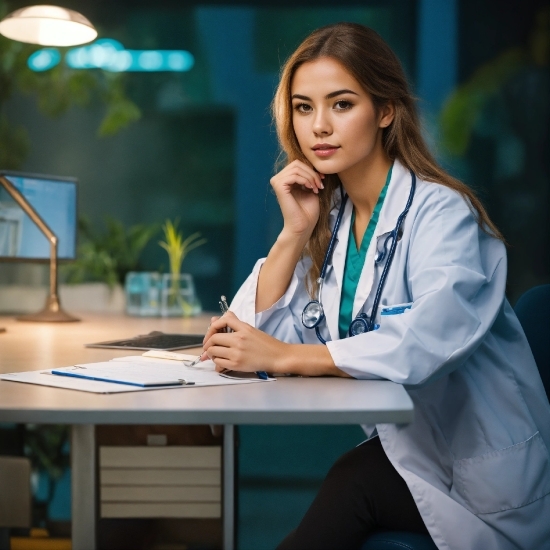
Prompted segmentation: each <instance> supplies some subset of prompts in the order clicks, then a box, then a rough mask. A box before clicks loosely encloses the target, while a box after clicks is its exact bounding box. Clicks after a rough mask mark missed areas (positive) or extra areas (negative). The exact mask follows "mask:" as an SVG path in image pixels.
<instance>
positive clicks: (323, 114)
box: [312, 109, 332, 136]
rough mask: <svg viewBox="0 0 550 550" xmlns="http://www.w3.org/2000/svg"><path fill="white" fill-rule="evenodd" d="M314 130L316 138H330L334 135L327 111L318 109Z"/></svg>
mask: <svg viewBox="0 0 550 550" xmlns="http://www.w3.org/2000/svg"><path fill="white" fill-rule="evenodd" d="M312 129H313V133H314V134H315V135H316V136H329V135H330V134H332V125H331V123H330V119H329V117H328V113H327V111H326V110H325V109H317V111H316V113H315V118H314V120H313V128H312Z"/></svg>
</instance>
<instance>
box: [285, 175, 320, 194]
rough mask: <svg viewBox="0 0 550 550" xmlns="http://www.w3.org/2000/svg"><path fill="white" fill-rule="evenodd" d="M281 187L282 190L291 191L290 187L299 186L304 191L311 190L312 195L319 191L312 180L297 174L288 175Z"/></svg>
mask: <svg viewBox="0 0 550 550" xmlns="http://www.w3.org/2000/svg"><path fill="white" fill-rule="evenodd" d="M281 185H282V187H283V188H287V189H288V190H291V189H292V186H295V185H300V186H302V187H305V188H306V189H311V190H312V191H313V192H314V193H316V192H318V190H319V188H318V187H317V184H316V183H315V182H314V181H313V180H312V178H309V177H307V176H305V175H303V174H297V173H294V174H289V175H288V176H287V177H286V178H285V180H284V181H283V182H282V184H281Z"/></svg>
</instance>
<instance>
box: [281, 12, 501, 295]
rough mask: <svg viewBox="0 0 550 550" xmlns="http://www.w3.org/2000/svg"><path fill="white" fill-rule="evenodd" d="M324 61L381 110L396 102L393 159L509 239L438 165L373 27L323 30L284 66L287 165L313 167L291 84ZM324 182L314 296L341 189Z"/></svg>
mask: <svg viewBox="0 0 550 550" xmlns="http://www.w3.org/2000/svg"><path fill="white" fill-rule="evenodd" d="M321 57H330V58H332V59H335V60H336V61H338V62H339V63H341V64H342V65H343V66H344V67H345V68H346V69H347V70H348V71H349V72H350V74H351V75H352V76H353V77H354V78H355V79H356V80H357V81H358V82H359V83H360V84H361V86H362V87H363V89H364V90H365V91H366V92H367V93H369V94H370V96H371V99H372V101H373V104H374V108H375V110H377V111H379V109H380V108H381V107H382V106H384V105H385V104H386V103H387V102H390V101H391V102H393V104H394V106H395V116H394V119H393V122H392V123H391V124H390V125H389V126H388V127H387V128H384V129H383V134H382V144H383V147H384V150H385V152H386V154H387V155H388V157H389V158H390V159H391V160H395V159H398V160H399V161H400V162H401V164H403V166H405V167H406V168H408V169H409V170H412V171H413V172H414V173H415V174H416V175H417V176H418V177H419V178H421V179H423V180H426V181H431V182H436V183H439V184H441V185H445V186H447V187H450V188H451V189H454V190H456V191H458V192H459V193H460V194H461V195H462V196H463V197H464V199H465V200H466V202H467V203H468V204H469V206H470V208H471V209H472V211H473V212H474V214H475V215H476V218H477V222H478V224H479V226H480V227H481V228H482V229H483V231H485V232H487V233H489V234H490V235H492V236H494V237H495V238H497V239H501V240H504V239H503V237H502V234H501V233H500V231H499V230H498V229H497V227H496V226H495V225H494V224H493V222H492V221H491V219H490V218H489V216H488V214H487V212H486V210H485V208H484V207H483V205H482V203H481V201H480V200H479V199H478V198H477V197H476V195H475V193H474V192H473V191H472V190H471V189H470V188H469V187H468V186H467V185H465V184H464V183H462V182H461V181H459V180H457V179H455V178H453V177H452V176H450V175H449V174H447V173H446V172H445V171H444V170H443V169H442V168H441V167H440V166H439V165H438V164H437V162H436V161H435V159H434V157H433V156H432V154H431V153H430V151H429V149H428V147H427V146H426V143H425V142H424V139H423V138H422V134H421V130H420V123H419V120H418V114H417V111H416V105H415V99H414V97H413V96H412V94H411V92H410V91H409V87H408V84H407V79H406V77H405V73H404V72H403V69H402V67H401V64H400V62H399V60H398V59H397V56H396V55H395V54H394V53H393V51H392V50H391V48H390V47H389V46H388V45H387V44H386V43H385V42H384V40H382V38H381V37H380V35H378V33H376V32H375V31H373V30H372V29H369V28H368V27H364V26H362V25H358V24H355V23H337V24H335V25H329V26H326V27H322V28H320V29H318V30H316V31H314V32H313V33H311V34H310V35H309V36H308V37H307V38H306V39H305V40H304V41H303V42H302V43H301V44H300V46H298V49H297V50H296V51H295V52H294V53H293V54H292V55H291V56H290V58H289V59H288V60H287V62H286V63H285V64H284V66H283V68H282V71H281V79H280V82H279V86H278V88H277V92H276V93H275V98H274V99H273V105H272V108H273V116H274V119H275V124H276V127H277V135H278V137H279V142H280V145H281V148H282V152H283V153H284V154H285V157H286V162H287V163H290V162H292V161H294V160H296V159H299V160H301V161H302V162H305V163H307V164H310V163H309V162H308V160H307V159H306V157H305V155H304V154H303V152H302V150H301V149H300V146H299V144H298V140H297V138H296V134H295V133H294V127H293V124H292V101H291V85H292V78H293V77H294V74H295V73H296V70H297V69H298V67H300V66H301V65H303V64H304V63H308V62H310V61H314V60H316V59H319V58H321ZM323 184H324V186H325V190H324V191H323V192H322V193H320V194H319V202H320V215H319V220H318V222H317V225H316V226H315V229H314V230H313V233H312V235H311V237H310V239H309V242H308V244H307V247H306V249H305V251H304V252H305V253H306V254H307V255H309V256H310V257H311V260H312V266H311V268H310V270H309V273H308V277H307V286H308V290H309V291H310V293H312V294H313V293H314V292H316V290H317V278H318V277H319V274H320V272H321V266H322V263H323V259H324V256H325V252H326V250H327V246H328V242H329V240H330V227H329V213H330V211H331V209H332V208H333V206H334V201H333V194H334V191H335V189H337V188H338V187H339V186H340V179H339V178H338V175H337V174H331V175H326V176H325V179H324V180H323Z"/></svg>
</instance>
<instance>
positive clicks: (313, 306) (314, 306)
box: [302, 300, 325, 328]
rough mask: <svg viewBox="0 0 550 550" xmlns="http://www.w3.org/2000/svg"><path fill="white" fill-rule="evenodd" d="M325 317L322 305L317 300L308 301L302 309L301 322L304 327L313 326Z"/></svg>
mask: <svg viewBox="0 0 550 550" xmlns="http://www.w3.org/2000/svg"><path fill="white" fill-rule="evenodd" d="M324 318H325V312H324V311H323V306H322V305H321V303H320V302H319V301H318V300H312V301H311V302H309V303H308V304H307V305H306V307H305V308H304V310H303V311H302V323H303V324H304V327H306V328H315V327H317V326H319V324H320V323H321V322H322V321H323V319H324Z"/></svg>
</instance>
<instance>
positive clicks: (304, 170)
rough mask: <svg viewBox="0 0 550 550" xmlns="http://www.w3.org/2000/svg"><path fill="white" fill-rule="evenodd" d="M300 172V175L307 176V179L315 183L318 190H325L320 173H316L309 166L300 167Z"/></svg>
mask: <svg viewBox="0 0 550 550" xmlns="http://www.w3.org/2000/svg"><path fill="white" fill-rule="evenodd" d="M298 170H299V171H300V172H299V173H300V174H301V175H305V176H306V177H308V178H310V179H311V180H312V181H313V182H314V183H315V185H316V186H317V188H318V189H323V187H324V186H323V182H322V181H321V175H320V174H319V172H316V171H315V170H313V169H312V168H310V167H309V166H305V165H303V166H300V167H299V169H298Z"/></svg>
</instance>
